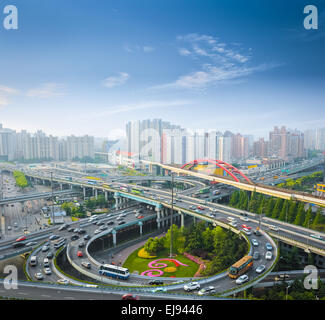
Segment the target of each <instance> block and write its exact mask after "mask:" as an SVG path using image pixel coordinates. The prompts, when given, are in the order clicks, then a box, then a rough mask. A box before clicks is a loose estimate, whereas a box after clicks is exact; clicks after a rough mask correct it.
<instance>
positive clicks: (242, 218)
mask: <svg viewBox="0 0 325 320" xmlns="http://www.w3.org/2000/svg"><path fill="white" fill-rule="evenodd" d="M240 219H241V220H242V221H245V222H248V221H249V219H248V218H246V217H241V218H240Z"/></svg>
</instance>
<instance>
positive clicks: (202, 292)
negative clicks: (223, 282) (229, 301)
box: [198, 286, 216, 296]
mask: <svg viewBox="0 0 325 320" xmlns="http://www.w3.org/2000/svg"><path fill="white" fill-rule="evenodd" d="M215 292H216V290H215V288H214V287H213V286H208V287H205V288H202V289H201V290H200V291H199V292H198V295H199V296H204V295H207V294H212V293H215Z"/></svg>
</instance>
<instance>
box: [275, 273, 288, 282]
mask: <svg viewBox="0 0 325 320" xmlns="http://www.w3.org/2000/svg"><path fill="white" fill-rule="evenodd" d="M289 278H290V275H288V274H279V275H277V276H275V278H274V280H275V281H285V279H289Z"/></svg>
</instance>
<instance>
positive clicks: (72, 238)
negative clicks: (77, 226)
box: [71, 234, 79, 241]
mask: <svg viewBox="0 0 325 320" xmlns="http://www.w3.org/2000/svg"><path fill="white" fill-rule="evenodd" d="M78 239H79V236H78V235H76V234H75V235H73V236H72V237H71V240H72V241H75V240H78Z"/></svg>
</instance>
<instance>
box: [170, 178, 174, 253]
mask: <svg viewBox="0 0 325 320" xmlns="http://www.w3.org/2000/svg"><path fill="white" fill-rule="evenodd" d="M171 175H172V209H171V210H172V212H171V215H170V254H169V256H170V258H172V257H173V211H174V172H172V173H171Z"/></svg>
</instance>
